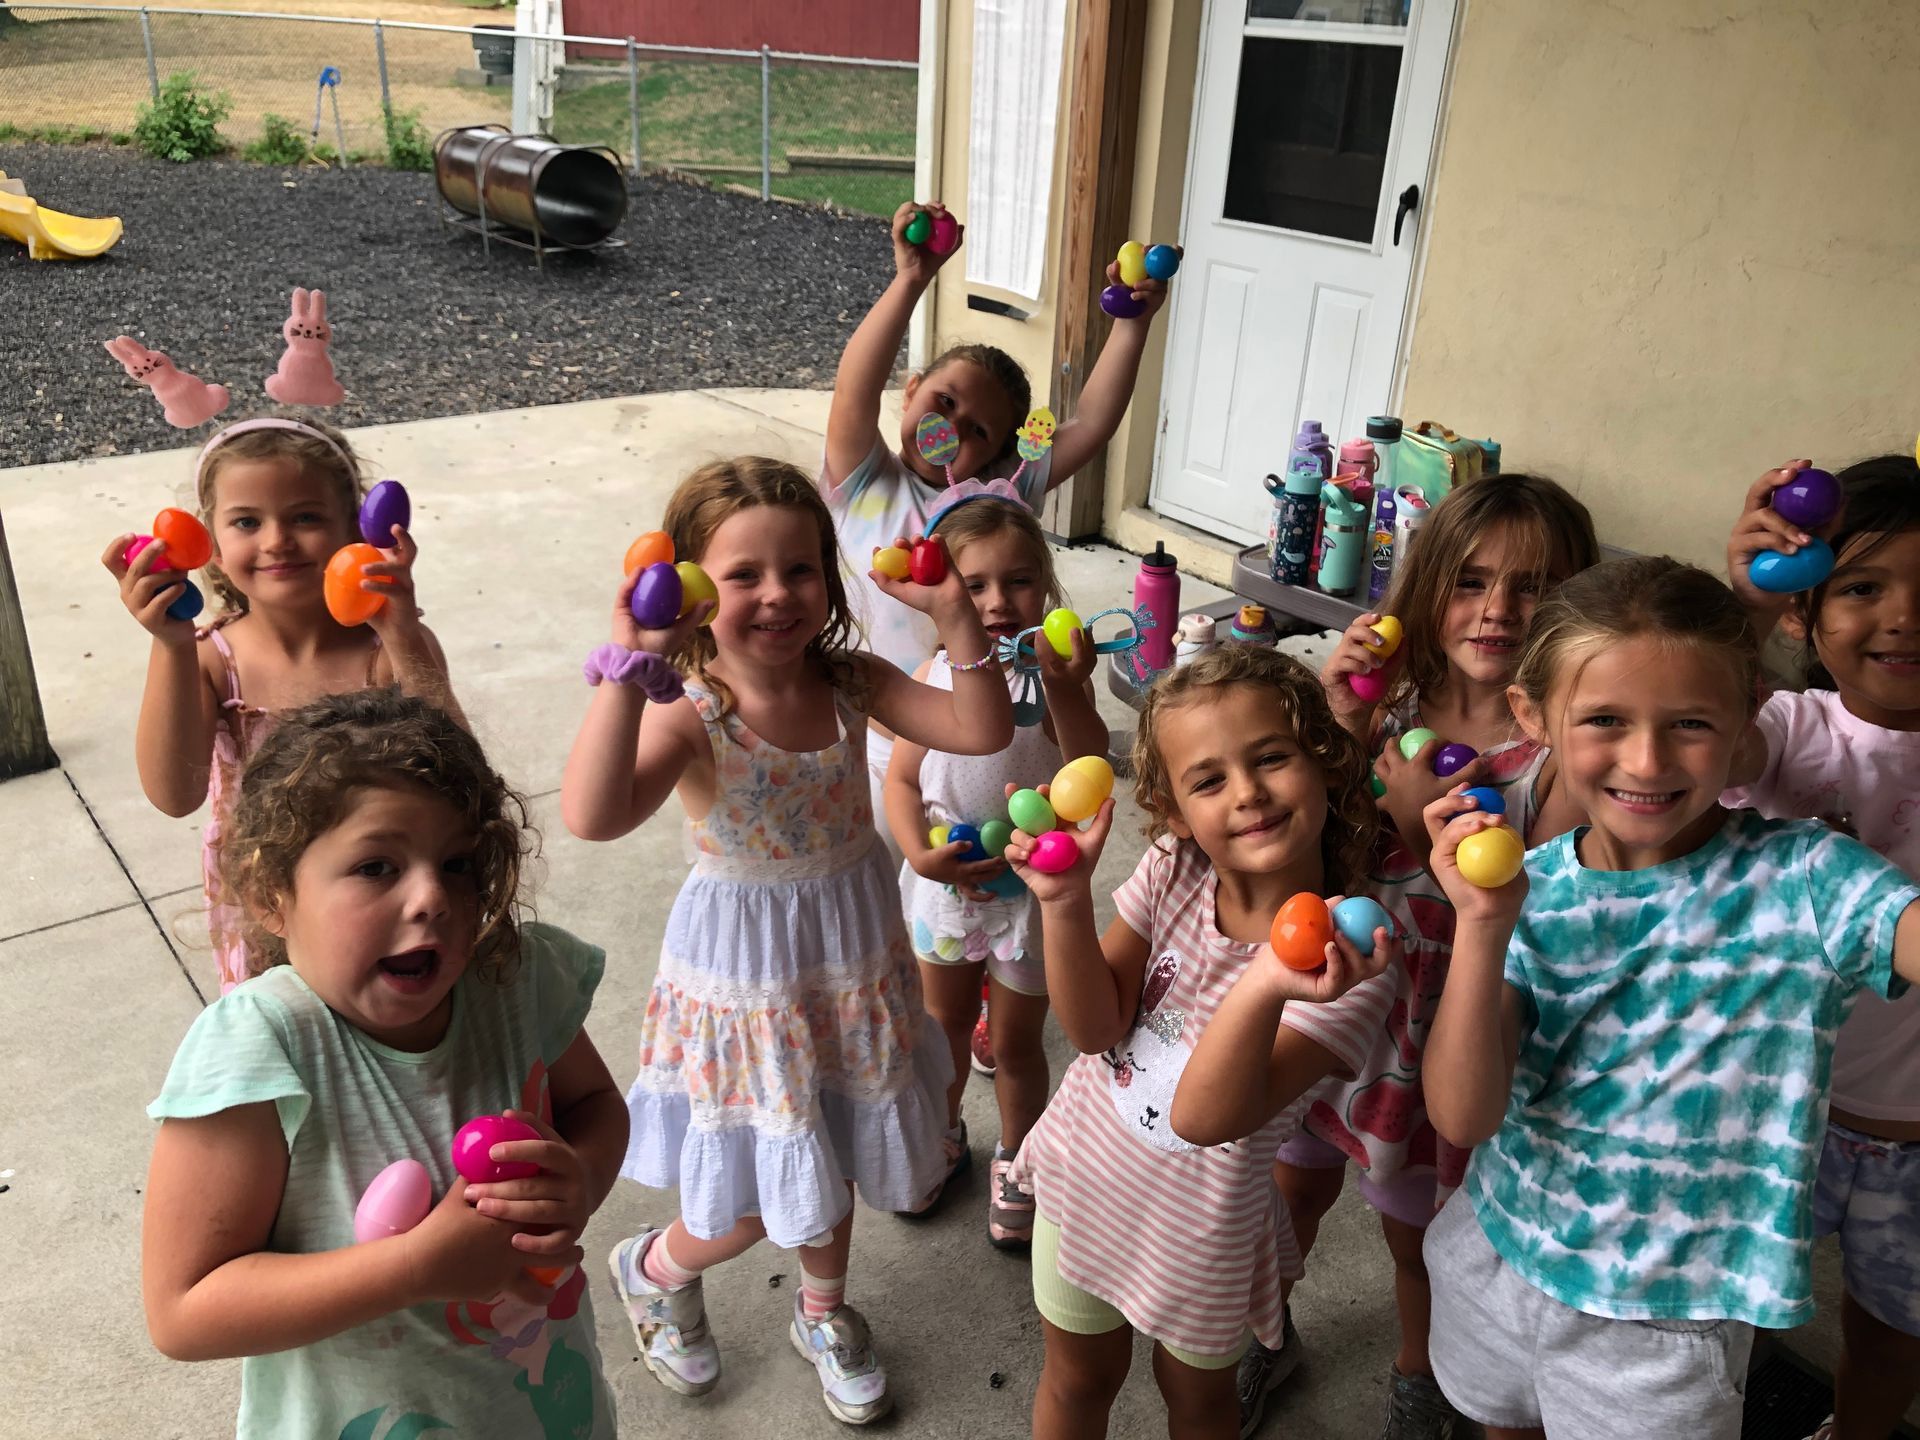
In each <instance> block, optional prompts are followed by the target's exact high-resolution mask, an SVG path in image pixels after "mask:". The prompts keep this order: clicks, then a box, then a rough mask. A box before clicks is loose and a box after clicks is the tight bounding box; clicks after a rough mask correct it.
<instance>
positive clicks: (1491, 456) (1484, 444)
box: [1478, 440, 1500, 475]
mask: <svg viewBox="0 0 1920 1440" xmlns="http://www.w3.org/2000/svg"><path fill="white" fill-rule="evenodd" d="M1478 443H1479V446H1480V454H1481V456H1482V457H1483V460H1482V464H1481V467H1480V473H1481V474H1482V475H1498V474H1499V473H1500V442H1499V441H1498V440H1482V441H1480V442H1478Z"/></svg>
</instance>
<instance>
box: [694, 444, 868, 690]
mask: <svg viewBox="0 0 1920 1440" xmlns="http://www.w3.org/2000/svg"><path fill="white" fill-rule="evenodd" d="M759 505H778V506H786V507H788V508H790V509H794V510H799V511H802V512H804V513H805V515H806V516H807V518H808V519H810V520H812V521H813V523H814V526H815V527H816V528H817V529H818V530H819V532H820V573H821V576H822V578H823V579H824V581H825V583H826V589H827V623H826V625H825V626H824V627H822V629H821V631H820V633H819V634H818V635H815V636H814V637H813V639H811V640H809V641H808V642H807V655H808V657H809V658H811V659H812V660H813V662H814V663H815V664H816V665H817V666H818V667H819V669H820V673H821V674H822V675H823V676H825V677H826V679H827V681H828V683H829V684H831V685H833V686H834V687H835V688H836V689H839V690H841V691H843V692H845V693H847V694H848V695H849V696H850V698H852V699H853V700H854V701H855V702H856V703H861V702H863V701H864V699H865V696H864V694H863V690H864V687H865V684H866V671H865V670H864V669H862V668H861V667H859V666H857V665H855V664H854V663H853V661H852V659H851V658H850V657H849V653H848V652H849V651H851V650H853V649H854V648H855V647H856V645H857V643H858V641H859V638H860V629H859V626H858V625H857V624H856V623H855V622H854V618H853V611H852V609H851V608H850V607H849V606H848V604H847V586H846V581H845V579H844V578H843V577H842V575H841V573H840V542H839V539H838V538H837V537H836V536H835V534H834V529H833V513H832V512H831V511H829V510H828V509H827V502H826V501H824V500H822V499H821V498H820V492H819V490H818V489H817V488H815V486H814V483H813V481H812V480H811V479H809V478H808V476H807V474H806V472H804V471H803V470H801V469H799V467H797V466H794V465H789V464H788V463H787V462H786V461H784V460H772V459H769V458H768V457H766V456H764V455H742V456H739V457H738V458H736V459H733V460H715V461H713V462H712V463H711V464H708V465H702V466H701V467H700V468H699V469H698V470H696V471H694V472H693V473H692V474H691V475H689V476H688V477H687V478H686V479H684V480H682V481H681V482H680V487H679V488H678V489H677V490H675V491H674V492H673V498H672V499H670V500H668V501H667V514H666V520H665V522H664V527H665V529H666V532H667V534H668V536H669V537H671V538H672V540H673V553H674V554H675V555H677V556H680V557H681V558H682V559H686V560H692V561H694V562H696V563H698V562H699V561H700V560H701V559H702V558H703V557H704V556H705V555H706V553H707V546H708V545H709V544H711V543H712V541H713V535H714V532H715V531H716V530H718V529H719V528H720V526H721V525H722V524H724V523H725V522H726V521H728V520H730V519H732V518H733V517H734V516H735V515H738V514H739V513H740V512H741V511H742V510H751V509H753V508H754V507H756V506H759ZM717 653H718V651H717V649H716V647H715V645H714V643H713V631H711V630H710V629H708V628H707V627H706V626H704V625H703V626H700V627H699V628H698V629H696V630H695V631H694V632H693V638H692V639H691V640H689V641H688V642H687V644H686V645H685V647H683V648H682V649H681V650H679V651H677V652H675V653H674V654H673V655H672V656H671V657H669V658H671V659H672V660H673V661H674V662H675V663H676V664H677V665H679V666H680V667H681V668H682V669H685V670H687V671H689V672H691V673H692V674H693V675H695V676H696V677H698V679H699V681H700V683H701V684H702V685H703V686H705V687H706V688H707V689H708V690H709V691H711V692H712V693H713V696H714V699H715V700H716V701H717V702H718V703H719V705H720V708H721V710H722V712H723V713H724V712H725V711H727V710H730V709H732V708H733V694H732V692H731V691H729V690H728V689H727V687H726V685H725V683H723V682H722V681H721V680H719V679H718V678H717V677H716V676H714V675H713V674H712V673H711V671H710V669H709V668H708V667H709V666H711V664H712V663H713V658H714V656H715V655H716V654H717Z"/></svg>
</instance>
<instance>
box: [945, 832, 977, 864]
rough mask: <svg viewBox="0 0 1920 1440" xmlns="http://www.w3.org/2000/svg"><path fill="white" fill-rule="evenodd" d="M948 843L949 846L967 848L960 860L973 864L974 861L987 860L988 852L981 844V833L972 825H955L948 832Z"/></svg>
mask: <svg viewBox="0 0 1920 1440" xmlns="http://www.w3.org/2000/svg"><path fill="white" fill-rule="evenodd" d="M947 843H948V844H949V845H964V846H966V847H967V848H966V849H964V850H962V851H961V852H960V858H961V859H962V860H965V861H969V862H971V861H974V860H985V859H986V858H987V852H986V850H985V848H984V847H982V845H981V844H980V832H979V830H978V829H976V828H975V827H974V826H972V825H954V826H952V827H950V828H949V829H948V830H947Z"/></svg>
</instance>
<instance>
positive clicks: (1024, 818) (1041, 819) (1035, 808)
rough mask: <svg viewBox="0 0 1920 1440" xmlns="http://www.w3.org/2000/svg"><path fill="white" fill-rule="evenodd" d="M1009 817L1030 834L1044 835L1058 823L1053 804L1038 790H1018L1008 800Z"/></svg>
mask: <svg viewBox="0 0 1920 1440" xmlns="http://www.w3.org/2000/svg"><path fill="white" fill-rule="evenodd" d="M1007 817H1008V818H1009V819H1011V820H1012V821H1013V823H1014V824H1015V825H1016V826H1018V827H1019V828H1020V829H1022V830H1024V831H1026V832H1027V834H1029V835H1044V834H1046V833H1047V831H1049V830H1051V829H1053V828H1054V826H1055V825H1056V824H1057V823H1058V821H1057V820H1056V818H1055V816H1054V813H1053V806H1051V805H1049V804H1048V803H1047V797H1046V796H1044V795H1042V794H1041V793H1040V792H1039V791H1038V790H1016V791H1014V792H1013V795H1012V796H1011V797H1010V798H1009V799H1008V801H1007Z"/></svg>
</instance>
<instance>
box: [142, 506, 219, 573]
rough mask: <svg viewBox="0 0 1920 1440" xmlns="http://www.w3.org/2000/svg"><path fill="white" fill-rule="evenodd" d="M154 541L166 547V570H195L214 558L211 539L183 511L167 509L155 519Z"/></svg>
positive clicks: (204, 529)
mask: <svg viewBox="0 0 1920 1440" xmlns="http://www.w3.org/2000/svg"><path fill="white" fill-rule="evenodd" d="M153 538H154V539H156V540H158V541H159V542H160V543H161V544H162V545H164V546H166V547H167V566H168V568H169V569H173V570H198V569H199V568H200V567H201V566H202V565H204V564H206V563H207V561H209V560H211V559H212V558H213V537H212V536H211V535H209V534H207V527H206V526H204V525H202V524H201V523H200V521H199V519H198V518H197V517H196V516H194V515H192V514H190V513H189V512H187V511H185V510H175V509H173V508H172V507H171V506H169V507H168V508H167V509H165V510H162V511H161V512H160V513H159V514H158V515H156V516H154V517H153Z"/></svg>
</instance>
